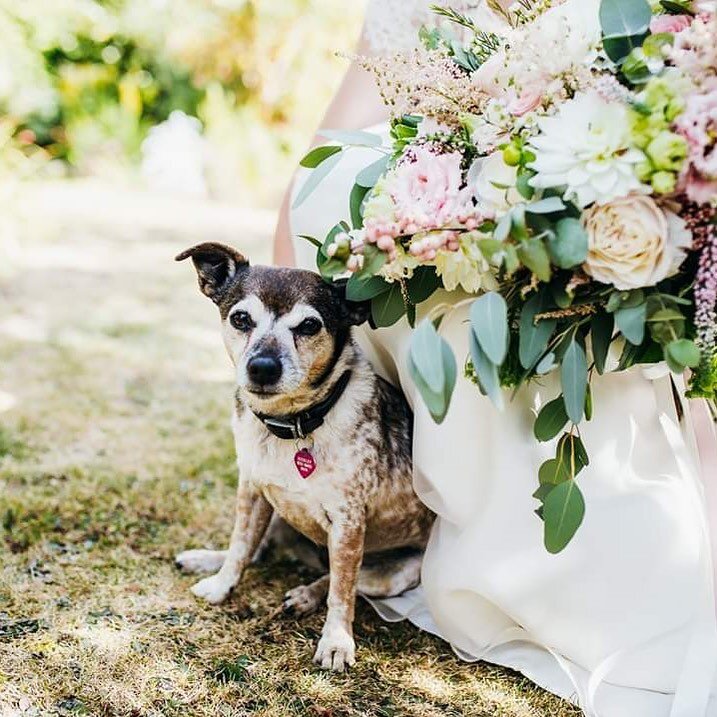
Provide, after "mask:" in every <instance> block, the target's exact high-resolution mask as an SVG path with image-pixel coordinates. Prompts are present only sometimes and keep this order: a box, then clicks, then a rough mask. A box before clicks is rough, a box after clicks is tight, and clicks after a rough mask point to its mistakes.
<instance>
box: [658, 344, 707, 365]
mask: <svg viewBox="0 0 717 717" xmlns="http://www.w3.org/2000/svg"><path fill="white" fill-rule="evenodd" d="M665 352H666V353H667V355H668V356H669V357H670V358H671V359H672V360H673V361H674V362H675V364H678V365H680V366H688V367H689V368H696V367H697V366H699V365H700V359H701V357H702V354H701V352H700V350H699V348H698V347H697V344H695V342H694V341H690V340H689V339H677V340H676V341H671V342H670V343H669V344H667V346H666V347H665Z"/></svg>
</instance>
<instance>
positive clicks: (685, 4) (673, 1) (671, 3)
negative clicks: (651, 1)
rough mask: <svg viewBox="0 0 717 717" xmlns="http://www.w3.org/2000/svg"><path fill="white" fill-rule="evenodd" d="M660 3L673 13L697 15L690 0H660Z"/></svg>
mask: <svg viewBox="0 0 717 717" xmlns="http://www.w3.org/2000/svg"><path fill="white" fill-rule="evenodd" d="M660 5H662V7H663V8H664V9H665V11H666V12H668V13H670V14H671V15H691V16H693V17H694V15H695V11H694V10H693V9H692V3H691V2H690V0H660Z"/></svg>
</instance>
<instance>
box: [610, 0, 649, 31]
mask: <svg viewBox="0 0 717 717" xmlns="http://www.w3.org/2000/svg"><path fill="white" fill-rule="evenodd" d="M651 19H652V9H651V8H650V4H649V3H648V2H647V0H602V2H601V3H600V27H601V28H602V32H603V35H604V36H605V37H629V36H631V35H640V34H642V33H645V32H647V30H648V28H649V27H650V20H651Z"/></svg>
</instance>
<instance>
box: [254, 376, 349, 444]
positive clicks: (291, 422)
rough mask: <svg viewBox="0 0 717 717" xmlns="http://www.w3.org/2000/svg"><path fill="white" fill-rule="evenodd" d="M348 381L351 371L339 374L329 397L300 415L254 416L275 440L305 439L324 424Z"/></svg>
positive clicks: (256, 414)
mask: <svg viewBox="0 0 717 717" xmlns="http://www.w3.org/2000/svg"><path fill="white" fill-rule="evenodd" d="M350 379H351V371H346V372H345V373H343V374H341V377H340V378H339V380H338V381H337V382H336V384H335V385H334V387H333V388H332V389H331V392H330V393H329V395H328V396H327V397H326V398H325V399H324V400H323V401H321V403H317V404H315V405H314V406H311V407H310V408H307V409H306V410H305V411H301V413H292V414H290V415H288V416H267V415H266V414H263V413H254V415H255V416H256V417H257V418H258V419H259V420H260V421H261V422H262V423H263V424H264V425H265V426H266V427H267V429H268V430H269V431H270V432H271V433H273V434H274V435H275V436H276V437H277V438H283V439H286V440H288V439H293V440H296V439H297V438H306V437H307V436H308V435H309V434H310V433H312V432H313V431H315V430H316V429H317V428H318V427H319V426H321V425H322V424H323V423H324V418H326V416H327V415H328V413H329V411H330V410H331V409H332V408H333V407H334V406H335V405H336V403H337V401H338V400H339V399H340V398H341V395H342V394H343V392H344V391H345V390H346V386H348V384H349V380H350Z"/></svg>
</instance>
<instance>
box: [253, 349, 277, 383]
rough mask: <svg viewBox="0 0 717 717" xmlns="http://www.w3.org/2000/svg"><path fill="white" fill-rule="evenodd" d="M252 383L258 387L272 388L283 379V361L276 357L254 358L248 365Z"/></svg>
mask: <svg viewBox="0 0 717 717" xmlns="http://www.w3.org/2000/svg"><path fill="white" fill-rule="evenodd" d="M246 370H247V373H248V374H249V379H250V380H251V382H252V383H253V384H255V385H257V386H271V385H272V384H275V383H276V382H277V381H278V380H279V379H280V378H281V361H279V359H278V358H276V357H275V356H254V358H252V359H250V360H249V363H247V365H246Z"/></svg>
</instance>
